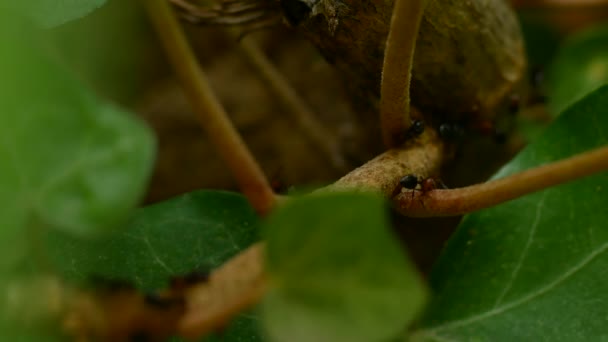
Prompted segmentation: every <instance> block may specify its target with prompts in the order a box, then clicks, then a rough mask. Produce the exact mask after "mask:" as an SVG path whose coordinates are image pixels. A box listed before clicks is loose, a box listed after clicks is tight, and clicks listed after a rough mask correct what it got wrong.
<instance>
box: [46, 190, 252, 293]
mask: <svg viewBox="0 0 608 342" xmlns="http://www.w3.org/2000/svg"><path fill="white" fill-rule="evenodd" d="M257 226H258V218H257V216H256V214H255V212H254V210H253V209H252V208H251V207H250V206H249V203H248V202H247V200H246V199H245V198H244V197H243V196H241V195H238V194H233V193H228V192H216V191H197V192H192V193H189V194H185V195H182V196H179V197H176V198H174V199H170V200H167V201H164V202H162V203H158V204H155V205H151V206H148V207H145V208H142V209H140V210H138V211H136V212H135V214H134V216H133V218H132V219H131V221H130V222H129V223H128V224H127V225H126V228H125V229H123V230H121V231H120V232H117V233H116V234H113V235H111V236H109V237H105V238H101V239H93V240H90V239H83V238H78V237H75V236H70V235H67V234H60V233H57V232H50V233H49V234H48V236H47V245H48V248H47V250H48V253H49V254H50V255H49V257H50V259H51V261H52V263H53V264H54V265H55V267H56V268H58V269H59V270H60V272H61V273H62V274H64V275H65V276H66V277H67V278H68V279H72V280H76V281H86V280H90V278H91V277H93V278H104V279H108V280H116V281H125V282H129V283H132V284H134V285H136V286H137V287H139V288H141V289H144V290H157V289H159V288H163V287H165V286H166V284H167V281H168V280H169V279H170V278H171V277H173V276H177V275H184V274H188V273H190V272H192V271H197V270H201V268H202V269H203V271H209V270H210V269H212V268H215V267H217V266H220V265H221V264H222V263H224V262H225V261H226V260H228V259H229V258H230V257H232V256H234V255H235V254H237V253H238V252H240V251H241V250H243V249H245V248H246V247H248V246H250V245H251V244H252V243H253V242H254V241H255V240H256V238H257Z"/></svg>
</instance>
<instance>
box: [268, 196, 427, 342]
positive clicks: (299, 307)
mask: <svg viewBox="0 0 608 342" xmlns="http://www.w3.org/2000/svg"><path fill="white" fill-rule="evenodd" d="M387 214H388V210H387V209H386V208H385V207H384V203H383V202H382V200H381V199H380V198H377V197H376V196H374V195H371V194H344V193H333V194H324V195H313V196H307V197H303V198H300V199H297V200H291V201H289V202H287V203H286V204H285V205H284V206H283V207H281V208H280V209H279V210H278V211H277V212H276V213H274V214H273V215H272V216H271V217H270V219H269V221H268V223H267V225H266V228H265V233H266V234H265V235H266V238H267V257H268V260H267V265H268V266H267V269H268V273H269V277H270V280H271V283H272V284H273V285H274V286H273V287H271V290H270V291H269V293H268V294H267V297H266V299H265V301H264V303H263V305H262V309H261V310H262V315H263V324H264V325H265V327H266V329H267V332H268V333H269V335H270V337H271V338H272V339H273V340H277V341H292V342H298V341H318V342H323V341H351V342H356V341H382V340H386V339H388V338H391V337H395V336H397V335H398V334H399V332H400V331H402V330H404V329H405V328H406V327H407V325H408V323H410V322H411V321H412V319H413V318H414V317H415V315H416V314H417V313H418V311H419V309H421V307H422V305H423V303H424V300H425V293H426V291H425V288H424V286H423V285H422V282H421V281H420V279H419V277H418V275H417V274H416V272H415V270H414V269H413V267H412V265H411V263H410V262H409V260H408V259H407V257H406V256H405V254H404V252H403V250H402V248H401V246H400V245H399V243H398V242H397V240H396V239H395V237H394V236H393V235H392V234H391V232H390V229H389V227H390V225H389V222H388V215H387Z"/></svg>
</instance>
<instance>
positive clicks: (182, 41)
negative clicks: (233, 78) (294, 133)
mask: <svg viewBox="0 0 608 342" xmlns="http://www.w3.org/2000/svg"><path fill="white" fill-rule="evenodd" d="M143 1H144V3H145V4H146V7H147V9H148V12H149V14H150V17H151V19H152V22H153V23H154V26H155V27H156V30H157V31H158V35H159V36H160V39H161V41H162V43H163V45H164V47H165V50H166V52H167V54H168V56H169V59H170V61H171V64H172V65H173V68H174V69H175V72H176V74H177V76H178V77H179V79H180V80H181V83H182V85H183V87H184V90H185V92H186V94H187V95H188V97H189V98H190V101H191V103H192V105H193V107H194V110H195V112H196V114H197V117H198V119H199V121H200V124H201V125H202V127H203V129H204V130H205V132H206V133H207V135H208V136H209V139H210V140H211V142H212V143H213V144H214V145H215V147H216V149H217V151H218V153H219V154H220V156H221V157H222V158H223V159H224V161H225V162H226V164H227V165H228V168H229V169H230V171H231V172H232V174H233V175H234V177H235V178H236V180H237V182H238V183H239V185H240V188H241V191H242V192H243V193H244V194H245V196H246V197H247V198H248V199H249V201H250V203H251V205H252V206H253V207H254V208H255V209H256V211H257V212H258V213H260V214H261V215H264V214H266V213H268V212H269V211H270V209H271V208H272V207H273V205H274V201H275V198H274V194H273V192H272V188H271V187H270V185H269V184H268V181H267V180H266V178H265V176H264V173H263V172H262V169H261V168H260V166H259V165H258V164H257V162H256V161H255V159H254V158H253V156H252V155H251V153H250V152H249V150H248V148H247V146H246V145H245V144H244V143H243V140H242V139H241V137H240V135H239V134H238V132H237V131H236V130H235V128H234V126H233V125H232V123H231V122H230V120H229V118H228V115H227V114H226V112H225V110H224V108H223V107H222V105H221V104H220V102H219V101H218V99H217V98H216V96H215V94H214V93H213V90H212V89H211V87H210V86H209V83H208V82H207V77H206V75H205V74H204V73H203V71H202V69H201V68H200V66H199V65H198V63H197V60H196V58H195V56H194V53H193V52H192V49H191V48H190V46H189V44H188V42H187V40H186V37H185V36H184V33H183V31H182V29H181V27H180V25H179V23H178V21H177V19H176V18H175V15H174V14H173V12H172V9H171V7H170V6H169V4H168V3H167V1H166V0H143Z"/></svg>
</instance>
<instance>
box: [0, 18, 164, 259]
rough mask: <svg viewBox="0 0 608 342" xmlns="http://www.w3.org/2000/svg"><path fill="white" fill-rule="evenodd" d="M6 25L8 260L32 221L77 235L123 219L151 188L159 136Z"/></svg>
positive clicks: (1, 153) (1, 172) (0, 63)
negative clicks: (149, 186)
mask: <svg viewBox="0 0 608 342" xmlns="http://www.w3.org/2000/svg"><path fill="white" fill-rule="evenodd" d="M2 19H3V20H2V21H3V22H2V24H1V25H0V30H1V31H2V33H0V74H1V75H2V80H0V108H1V112H0V121H1V122H2V125H0V160H1V161H2V163H1V164H0V189H2V191H0V203H3V205H2V206H1V207H0V228H1V229H0V241H1V242H0V250H2V251H3V252H2V258H1V261H0V268H2V267H6V266H9V265H13V264H14V262H15V261H16V260H18V258H19V257H20V256H22V254H23V253H25V251H26V250H27V248H26V246H27V244H28V243H27V242H26V237H27V236H28V235H31V234H32V229H33V230H37V229H40V228H53V229H60V230H63V231H66V232H69V233H70V234H78V235H89V234H96V233H101V232H105V231H108V229H110V228H113V227H115V226H117V225H118V224H121V223H123V222H124V220H125V218H126V217H127V215H128V214H129V213H130V211H131V210H132V209H133V208H134V207H135V205H136V204H137V202H138V201H139V199H140V197H141V196H142V194H143V191H144V190H145V187H146V185H147V180H148V177H149V174H150V171H151V168H152V164H153V156H154V139H153V136H152V134H151V132H150V131H149V130H148V129H147V128H146V127H145V126H144V125H142V123H141V122H140V121H139V120H136V119H135V118H134V117H133V116H131V115H129V114H128V113H126V112H125V111H123V110H121V109H119V108H116V107H115V106H113V105H111V104H108V103H104V102H102V101H99V100H98V99H96V98H95V97H94V96H93V95H92V94H91V93H90V92H88V91H87V89H86V88H85V87H84V86H83V85H82V84H81V83H79V82H78V81H76V80H75V79H74V78H72V77H71V76H70V75H69V73H68V72H67V71H66V70H64V69H63V68H62V67H60V66H58V65H57V64H56V63H54V62H53V61H52V60H51V59H49V58H48V57H46V56H45V55H43V54H42V53H41V52H40V51H39V50H38V49H37V48H35V47H34V44H33V43H32V41H33V39H30V37H29V36H28V34H27V30H25V29H24V27H23V26H19V25H18V24H14V25H13V24H11V25H9V24H7V23H6V21H8V18H7V17H4V18H2Z"/></svg>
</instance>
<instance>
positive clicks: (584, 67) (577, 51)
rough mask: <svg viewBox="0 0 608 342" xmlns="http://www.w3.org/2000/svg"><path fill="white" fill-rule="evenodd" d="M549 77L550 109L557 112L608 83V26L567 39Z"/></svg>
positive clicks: (554, 112)
mask: <svg viewBox="0 0 608 342" xmlns="http://www.w3.org/2000/svg"><path fill="white" fill-rule="evenodd" d="M548 78H549V80H548V81H549V109H550V112H551V113H553V114H554V115H557V114H560V113H561V112H562V111H564V110H565V109H566V108H567V107H568V106H570V105H571V104H573V103H575V102H576V101H578V100H580V99H581V98H582V97H583V96H585V95H587V94H589V93H590V92H591V91H593V90H595V89H597V88H598V87H599V86H601V85H604V84H606V83H608V25H606V24H605V25H602V26H599V27H595V28H592V29H589V30H586V31H584V32H582V33H580V34H577V35H575V36H573V37H571V38H570V39H568V40H567V41H566V43H564V45H563V46H562V47H561V49H560V51H559V52H558V54H557V57H556V58H555V61H554V62H553V64H552V65H551V68H550V70H549V74H548Z"/></svg>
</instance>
